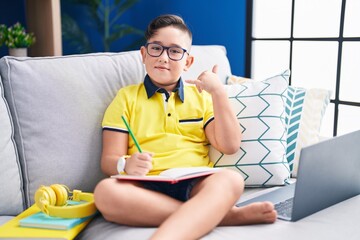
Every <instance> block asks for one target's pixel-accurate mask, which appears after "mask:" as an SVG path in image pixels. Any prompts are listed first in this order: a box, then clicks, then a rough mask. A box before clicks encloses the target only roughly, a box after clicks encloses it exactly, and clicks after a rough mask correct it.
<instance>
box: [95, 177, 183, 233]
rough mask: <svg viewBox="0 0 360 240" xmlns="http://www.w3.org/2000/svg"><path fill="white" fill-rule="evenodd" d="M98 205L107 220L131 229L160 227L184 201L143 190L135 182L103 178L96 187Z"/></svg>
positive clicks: (96, 202)
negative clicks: (133, 227) (136, 227)
mask: <svg viewBox="0 0 360 240" xmlns="http://www.w3.org/2000/svg"><path fill="white" fill-rule="evenodd" d="M94 197H95V204H96V207H97V208H98V209H99V211H100V212H101V213H102V215H103V216H104V218H105V219H106V220H108V221H111V222H116V223H120V224H125V225H131V226H143V227H145V226H149V227H150V226H151V227H157V226H159V225H160V224H161V223H162V222H164V221H165V219H166V218H167V217H169V216H170V215H171V214H172V213H173V212H175V211H176V210H177V209H178V208H179V207H180V205H181V204H182V202H180V201H178V200H176V199H174V198H171V197H169V196H166V195H164V194H162V193H158V192H155V191H151V190H148V189H144V188H142V187H141V185H140V183H138V182H135V181H118V180H116V179H111V178H108V179H104V180H102V181H101V182H100V183H99V184H98V185H97V186H96V188H95V191H94Z"/></svg>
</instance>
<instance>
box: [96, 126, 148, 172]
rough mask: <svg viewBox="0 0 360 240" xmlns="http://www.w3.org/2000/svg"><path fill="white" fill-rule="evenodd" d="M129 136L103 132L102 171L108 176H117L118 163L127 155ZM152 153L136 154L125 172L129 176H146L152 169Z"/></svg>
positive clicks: (130, 159) (128, 163) (132, 156)
mask: <svg viewBox="0 0 360 240" xmlns="http://www.w3.org/2000/svg"><path fill="white" fill-rule="evenodd" d="M128 141H129V135H128V134H127V133H122V132H116V131H109V130H103V150H102V154H101V170H102V171H103V172H104V173H105V174H106V175H108V176H111V175H116V174H118V172H117V162H118V160H119V158H120V157H121V156H124V155H127V150H128ZM151 160H152V154H151V153H146V152H144V153H135V154H133V155H131V157H130V158H128V159H127V160H126V166H125V172H126V173H127V174H129V175H140V176H141V175H146V174H147V173H148V172H149V171H150V170H151V168H152V164H151Z"/></svg>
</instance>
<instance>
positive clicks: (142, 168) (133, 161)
mask: <svg viewBox="0 0 360 240" xmlns="http://www.w3.org/2000/svg"><path fill="white" fill-rule="evenodd" d="M152 156H153V154H152V153H148V152H144V153H134V154H133V155H131V157H130V158H128V159H127V160H126V165H125V172H126V173H127V174H128V175H137V176H144V175H146V174H148V172H149V171H150V170H151V169H152Z"/></svg>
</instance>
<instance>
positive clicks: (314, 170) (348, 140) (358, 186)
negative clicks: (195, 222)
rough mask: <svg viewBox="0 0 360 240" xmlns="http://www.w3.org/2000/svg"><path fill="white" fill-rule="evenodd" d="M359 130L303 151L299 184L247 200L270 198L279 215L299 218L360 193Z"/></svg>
mask: <svg viewBox="0 0 360 240" xmlns="http://www.w3.org/2000/svg"><path fill="white" fill-rule="evenodd" d="M359 143H360V130H359V131H355V132H352V133H348V134H345V135H342V136H338V137H334V138H331V139H329V140H325V141H323V142H319V143H317V144H314V145H311V146H308V147H305V148H303V149H302V150H301V154H300V160H299V168H298V176H297V180H296V183H293V184H290V185H286V186H284V187H280V188H277V189H275V190H273V191H271V192H268V193H265V194H263V195H261V196H257V197H255V198H252V199H250V200H248V201H244V202H241V203H238V204H237V205H236V206H238V207H240V206H244V205H247V204H249V203H252V202H258V201H270V202H272V203H273V204H274V205H275V209H276V210H277V211H278V218H279V219H283V220H287V221H297V220H299V219H302V218H304V217H307V216H309V215H311V214H313V213H315V212H318V211H320V210H322V209H325V208H327V207H330V206H332V205H334V204H337V203H339V202H341V201H344V200H346V199H349V198H351V197H354V196H356V195H358V194H360V174H359V172H360V145H359Z"/></svg>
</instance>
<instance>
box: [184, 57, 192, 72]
mask: <svg viewBox="0 0 360 240" xmlns="http://www.w3.org/2000/svg"><path fill="white" fill-rule="evenodd" d="M193 63H194V56H192V55H189V56H187V58H186V64H185V67H184V71H187V70H189V68H190V67H191V65H192V64H193Z"/></svg>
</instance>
